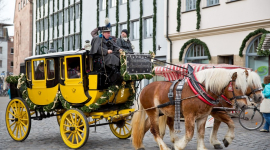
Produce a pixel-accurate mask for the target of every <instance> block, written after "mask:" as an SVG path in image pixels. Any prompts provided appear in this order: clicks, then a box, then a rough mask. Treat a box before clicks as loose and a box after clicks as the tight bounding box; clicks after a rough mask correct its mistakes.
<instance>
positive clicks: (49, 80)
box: [46, 58, 55, 81]
mask: <svg viewBox="0 0 270 150" xmlns="http://www.w3.org/2000/svg"><path fill="white" fill-rule="evenodd" d="M48 60H53V67H54V74H53V78H52V79H49V78H48V73H49V72H48V71H47V78H46V80H47V81H50V80H54V79H55V61H54V59H53V58H49V59H46V70H47V69H48V65H47V61H48Z"/></svg>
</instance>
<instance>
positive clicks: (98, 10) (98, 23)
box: [97, 0, 99, 27]
mask: <svg viewBox="0 0 270 150" xmlns="http://www.w3.org/2000/svg"><path fill="white" fill-rule="evenodd" d="M97 27H99V0H97Z"/></svg>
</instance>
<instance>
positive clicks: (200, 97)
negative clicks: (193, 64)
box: [187, 78, 213, 106]
mask: <svg viewBox="0 0 270 150" xmlns="http://www.w3.org/2000/svg"><path fill="white" fill-rule="evenodd" d="M196 80H197V79H196ZM187 82H188V85H189V87H190V88H191V90H192V91H193V93H194V94H196V95H197V94H198V92H197V91H196V90H195V88H194V87H193V86H192V84H191V82H190V80H189V78H187ZM202 89H203V88H202ZM198 98H199V99H200V100H202V101H203V102H204V103H206V104H207V105H210V106H213V104H211V103H209V102H208V101H207V100H205V99H204V98H203V97H202V96H201V95H199V96H198Z"/></svg>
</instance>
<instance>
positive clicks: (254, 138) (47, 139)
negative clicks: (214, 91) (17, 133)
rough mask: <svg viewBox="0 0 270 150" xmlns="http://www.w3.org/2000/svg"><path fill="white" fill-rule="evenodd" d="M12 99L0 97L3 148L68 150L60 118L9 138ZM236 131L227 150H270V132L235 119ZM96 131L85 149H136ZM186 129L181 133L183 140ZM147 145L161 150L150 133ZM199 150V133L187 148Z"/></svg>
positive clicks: (220, 136) (99, 129)
mask: <svg viewBox="0 0 270 150" xmlns="http://www.w3.org/2000/svg"><path fill="white" fill-rule="evenodd" d="M8 101H9V100H8V98H6V97H0V149H1V150H2V149H3V150H6V149H16V150H23V149H27V150H36V149H39V150H54V149H60V150H65V149H68V147H67V146H66V145H65V144H64V142H63V141H62V138H61V136H60V131H59V126H58V124H57V121H56V117H52V118H49V119H44V120H41V121H36V120H33V121H32V126H31V131H30V134H29V136H28V138H27V139H26V140H25V141H23V142H16V141H14V140H12V139H11V137H10V136H9V134H8V132H7V129H6V124H5V111H6V106H7V103H8ZM234 120H235V124H236V129H235V132H236V133H235V139H234V141H233V143H232V144H231V145H229V147H227V148H224V150H236V149H237V150H270V133H261V132H259V131H258V130H257V131H248V130H245V129H244V128H242V127H241V126H240V124H239V123H238V120H237V118H234ZM181 128H184V122H182V124H181ZM211 130H212V129H211V128H207V129H206V134H205V146H206V148H208V149H211V150H213V149H214V148H213V147H212V145H210V143H209V136H210V133H211ZM93 131H94V128H91V129H90V135H89V138H88V141H87V143H86V144H85V145H84V146H83V147H82V148H81V149H83V150H84V149H91V150H129V149H133V147H132V145H131V140H130V139H126V140H120V139H118V138H116V137H115V136H114V135H113V134H112V132H111V131H110V128H109V126H101V127H97V133H93ZM226 132H227V126H226V125H225V124H224V123H223V124H221V127H220V130H219V132H218V139H219V140H220V141H222V140H223V138H224V136H225V133H226ZM183 133H184V129H182V132H181V133H180V134H179V137H182V136H183ZM164 141H165V143H166V144H167V145H168V146H169V147H173V144H172V143H171V142H170V138H169V131H168V130H167V131H166V135H165V137H164ZM143 142H144V145H145V148H146V150H158V149H159V148H158V146H157V144H156V142H155V141H154V139H153V136H152V134H151V133H150V132H148V133H147V134H146V136H145V138H144V141H143ZM196 147H197V140H196V133H195V134H194V137H193V139H192V141H191V142H190V143H189V144H188V145H187V147H186V149H187V150H193V149H196Z"/></svg>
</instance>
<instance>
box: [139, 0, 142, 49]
mask: <svg viewBox="0 0 270 150" xmlns="http://www.w3.org/2000/svg"><path fill="white" fill-rule="evenodd" d="M142 15H143V0H140V38H139V49H140V53H142V51H143V50H142V38H143V34H142V30H143V29H142Z"/></svg>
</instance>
